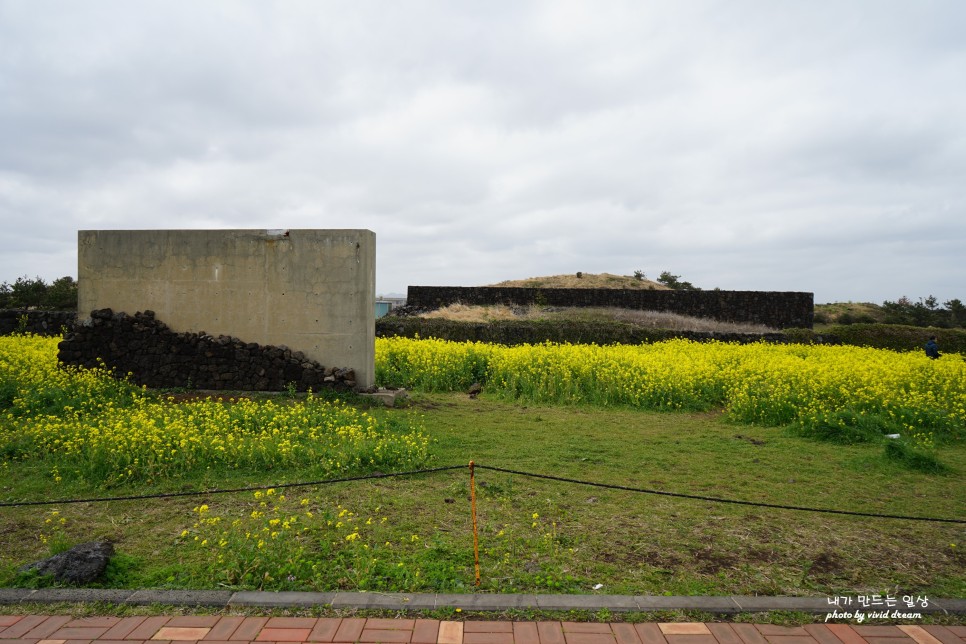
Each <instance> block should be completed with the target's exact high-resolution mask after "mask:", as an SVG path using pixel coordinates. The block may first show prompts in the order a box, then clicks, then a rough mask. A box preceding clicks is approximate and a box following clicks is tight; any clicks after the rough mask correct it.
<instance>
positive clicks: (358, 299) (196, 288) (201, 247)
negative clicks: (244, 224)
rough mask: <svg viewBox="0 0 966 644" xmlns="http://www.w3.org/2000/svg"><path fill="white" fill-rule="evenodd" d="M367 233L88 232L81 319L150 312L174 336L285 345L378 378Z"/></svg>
mask: <svg viewBox="0 0 966 644" xmlns="http://www.w3.org/2000/svg"><path fill="white" fill-rule="evenodd" d="M375 267H376V236H375V233H373V232H372V231H368V230H284V231H282V230H278V231H272V230H269V231H266V230H82V231H79V232H78V304H77V311H78V321H79V322H81V323H83V322H84V321H85V320H88V319H89V318H90V312H91V311H93V310H96V309H105V308H109V309H113V310H114V311H120V312H125V313H128V314H130V315H133V314H134V313H136V312H138V311H145V310H151V311H154V312H155V314H156V315H157V317H158V318H159V319H161V320H164V322H165V323H166V324H168V326H169V327H171V329H173V330H174V331H178V332H194V333H198V332H202V331H204V332H205V333H207V334H210V335H229V336H234V337H237V338H240V339H242V340H244V341H246V342H255V343H258V344H263V345H284V346H287V347H288V348H289V349H291V350H293V351H301V352H302V353H304V354H305V355H306V356H307V357H309V358H311V359H312V360H315V361H317V362H319V363H322V364H335V365H343V366H346V367H349V368H351V369H354V370H355V373H356V379H357V384H358V386H359V387H361V388H366V387H370V386H373V385H374V384H375V343H374V340H375V322H374V321H375V312H374V305H373V303H374V301H375V274H376V270H375Z"/></svg>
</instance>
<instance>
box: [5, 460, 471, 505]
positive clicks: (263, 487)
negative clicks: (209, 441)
mask: <svg viewBox="0 0 966 644" xmlns="http://www.w3.org/2000/svg"><path fill="white" fill-rule="evenodd" d="M464 467H466V466H465V465H447V466H445V467H432V468H429V469H424V470H412V471H409V472H391V473H389V474H382V473H379V474H366V475H365V476H347V477H345V478H340V479H324V480H321V481H306V482H304V483H277V484H275V485H253V486H249V487H236V488H226V489H224V490H219V489H214V490H192V491H190V492H161V493H158V494H138V495H134V496H109V497H97V498H91V499H57V500H54V501H14V502H8V503H0V508H18V507H28V506H33V505H69V504H72V503H105V502H107V501H139V500H142V499H172V498H176V497H183V496H207V495H210V494H235V493H238V492H256V491H258V490H269V489H276V490H278V489H287V488H293V487H312V486H313V485H329V484H330V483H347V482H351V481H365V480H368V479H387V478H393V477H397V476H412V475H414V474H430V473H434V472H445V471H447V470H461V469H463V468H464Z"/></svg>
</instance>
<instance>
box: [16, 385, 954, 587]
mask: <svg viewBox="0 0 966 644" xmlns="http://www.w3.org/2000/svg"><path fill="white" fill-rule="evenodd" d="M360 404H366V403H363V402H360ZM369 411H370V412H371V413H373V414H375V415H377V416H380V417H384V416H396V415H410V414H418V415H421V416H423V422H424V423H425V427H426V429H427V431H428V433H429V434H430V436H431V437H432V438H433V445H432V453H433V460H432V463H431V464H430V466H440V465H465V464H467V463H469V461H471V460H472V461H475V462H476V463H477V464H480V465H485V466H492V467H500V468H507V469H514V470H522V471H527V472H534V473H540V474H546V475H552V476H558V477H563V478H572V479H579V480H586V481H592V482H599V483H604V484H612V485H621V486H629V487H637V488H649V489H656V490H663V491H667V492H675V493H683V494H692V495H708V496H717V497H728V498H734V499H741V500H747V501H758V502H764V503H772V504H788V505H802V506H810V507H820V508H832V509H839V510H850V511H857V512H869V513H884V514H900V515H916V516H929V517H947V518H955V519H963V518H966V495H964V494H963V490H964V489H966V485H964V482H966V476H964V473H966V446H964V445H963V444H962V443H961V442H960V443H957V444H953V445H946V446H943V447H942V448H941V451H942V454H941V456H942V460H943V462H944V463H945V464H947V465H948V466H949V468H950V471H949V472H948V473H946V474H943V475H929V474H923V473H918V472H913V471H910V470H908V469H903V468H901V467H899V466H897V465H895V464H893V463H891V462H890V461H887V460H886V459H885V458H884V456H883V451H882V447H881V445H854V446H842V445H833V444H829V443H823V442H818V441H811V440H807V439H803V438H801V437H797V436H795V435H793V434H791V433H789V432H786V431H785V430H781V429H775V428H764V427H755V426H748V425H735V424H730V423H728V422H726V421H724V420H723V419H722V418H721V417H720V416H719V415H718V414H713V413H712V414H685V413H654V412H642V411H637V410H629V409H598V408H589V407H587V408H584V407H562V406H536V405H526V406H524V405H521V404H514V403H507V402H501V401H496V400H493V399H489V398H487V397H486V396H483V397H481V398H479V399H470V398H469V397H468V396H466V395H464V394H433V395H428V394H416V395H414V396H413V398H412V399H411V401H410V404H409V405H408V406H406V407H404V408H400V409H382V408H372V409H371V410H369ZM2 468H3V469H2V470H0V475H2V481H3V482H2V484H0V500H3V501H10V500H16V499H28V498H29V499H44V498H61V497H90V496H102V495H104V494H105V492H104V491H103V490H98V489H91V488H85V487H82V486H81V484H79V483H72V482H69V481H66V482H63V483H62V484H61V485H60V486H57V487H54V488H52V489H51V487H50V485H49V476H48V473H47V471H46V470H45V469H44V467H43V465H42V464H39V465H30V464H23V463H9V464H7V465H4V466H2ZM300 480H304V479H303V475H302V473H300V472H299V471H294V470H275V471H260V472H244V471H228V472H218V471H209V472H207V473H206V474H204V475H203V476H199V477H198V478H195V479H182V480H177V481H173V480H167V481H158V482H156V483H155V484H154V485H153V486H151V487H150V488H144V487H138V488H133V487H132V488H124V487H121V488H117V489H113V490H111V491H110V493H111V494H118V495H124V494H138V493H143V492H147V491H180V490H191V489H198V488H205V487H235V486H240V485H242V486H243V485H268V484H277V483H289V482H297V481H300ZM476 482H477V497H478V499H477V500H478V513H479V536H480V549H481V561H480V564H481V576H482V583H481V587H480V589H481V590H483V591H491V592H514V591H527V592H532V591H537V592H600V593H603V594H765V595H822V596H824V595H828V594H835V593H838V594H842V593H851V594H857V593H867V592H881V593H886V592H887V593H891V594H893V595H902V594H927V595H930V596H935V597H939V596H946V597H964V596H966V581H964V573H963V571H964V570H966V555H964V554H963V551H964V550H966V526H964V525H963V524H950V523H928V522H912V521H902V520H893V519H875V518H865V517H851V516H837V515H828V514H814V513H807V512H800V511H790V510H776V509H768V508H757V507H748V506H739V505H724V504H717V503H709V502H705V501H697V500H689V499H679V498H670V497H666V496H656V495H650V494H641V493H634V492H628V491H620V490H613V489H604V488H598V487H592V486H587V485H579V484H572V483H562V482H556V481H546V480H540V479H534V478H529V477H523V476H517V475H511V474H506V473H502V472H494V471H489V470H486V469H478V470H477V473H476ZM282 494H284V495H285V496H286V500H285V501H281V500H280V496H281V495H282ZM303 499H304V501H303ZM262 503H266V505H265V506H263V505H261V504H262ZM201 504H206V505H207V506H208V507H207V511H206V512H205V511H202V512H201V513H199V512H197V511H194V512H193V508H196V507H198V506H200V505H201ZM276 507H277V508H279V509H278V511H274V508H276ZM54 511H56V512H58V514H56V515H54V514H52V512H54ZM273 512H274V513H273ZM253 513H255V514H256V515H257V514H258V513H263V514H264V517H260V518H257V519H253V518H252V516H253ZM307 513H311V515H312V516H311V517H309V516H307ZM295 516H297V517H298V520H297V521H292V522H291V525H290V526H289V527H283V526H284V522H286V521H287V519H288V518H290V517H295ZM199 517H200V518H206V517H208V518H212V517H214V518H217V519H218V521H216V522H212V523H205V522H204V521H202V522H200V525H196V524H199V521H198V519H199ZM273 517H275V518H278V519H279V523H277V524H271V525H270V524H269V523H268V522H269V521H270V520H272V518H273ZM61 519H63V520H64V522H63V523H61ZM48 521H49V522H48ZM233 522H237V523H235V524H234V527H232V523H233ZM329 522H331V525H329ZM471 527H472V523H471V515H470V503H469V476H468V469H459V470H455V471H450V472H442V473H435V474H423V475H416V476H408V477H399V478H391V479H390V478H385V479H376V480H371V481H364V482H353V483H339V484H334V485H325V486H318V487H312V488H295V489H286V490H278V492H276V494H275V495H274V496H271V497H265V496H263V497H261V498H259V499H256V498H255V497H254V495H253V494H252V493H236V494H231V495H208V496H203V497H187V498H173V499H159V500H153V501H112V502H110V503H104V504H82V505H61V506H42V507H32V508H0V583H2V585H5V586H10V585H16V584H36V583H41V582H40V581H39V580H36V579H29V578H24V577H23V576H18V575H17V573H16V568H17V567H18V566H20V565H22V564H24V563H27V562H29V561H33V560H35V559H37V558H39V557H42V556H45V555H46V554H48V553H49V551H50V550H51V548H55V549H56V548H60V547H64V546H66V545H70V544H74V543H80V542H83V541H88V540H93V539H104V538H106V539H111V540H113V541H114V542H115V547H116V549H117V551H118V553H120V555H119V556H118V557H116V561H115V564H114V565H113V566H112V569H111V571H110V574H109V578H108V580H107V581H106V582H105V585H107V586H116V587H168V588H224V587H228V588H256V587H262V588H266V589H291V590H335V589H346V590H386V591H421V592H434V591H440V592H470V591H472V590H474V588H475V587H474V573H473V553H472V544H473V539H472V532H471ZM263 531H264V535H265V536H264V542H265V543H264V547H262V548H257V547H256V546H253V545H251V544H252V543H254V541H253V540H246V539H245V538H244V533H245V532H248V533H249V534H252V533H254V532H258V533H259V534H262V532H263ZM273 532H277V533H278V534H277V536H275V537H273V536H272V533H273ZM353 534H355V535H356V536H355V537H353V536H352V535H353ZM41 535H43V537H44V538H45V539H46V541H47V543H44V542H43V540H42V539H41V538H40V537H41ZM195 537H198V539H197V540H196V539H195ZM205 539H207V540H208V543H207V544H206V545H204V546H202V545H201V542H202V541H204V540H205ZM220 541H225V542H226V543H225V544H224V545H222V546H219V542H220ZM245 548H251V552H250V554H248V555H245V557H247V558H245V557H242V559H243V560H242V561H236V560H235V559H233V557H235V558H237V556H238V555H237V553H239V552H247V551H245ZM218 557H222V559H223V561H221V562H219V561H218ZM229 569H231V570H233V571H234V572H226V571H229ZM598 585H601V586H600V587H599V588H598V590H596V591H595V590H593V589H594V588H595V587H597V586H598Z"/></svg>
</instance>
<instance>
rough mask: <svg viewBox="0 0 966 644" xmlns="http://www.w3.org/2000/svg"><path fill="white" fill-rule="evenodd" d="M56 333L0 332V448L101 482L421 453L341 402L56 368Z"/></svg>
mask: <svg viewBox="0 0 966 644" xmlns="http://www.w3.org/2000/svg"><path fill="white" fill-rule="evenodd" d="M59 340H60V339H59V338H43V337H39V336H29V335H28V336H13V337H3V338H0V413H2V414H3V416H2V425H0V454H3V455H4V456H3V458H4V459H10V460H34V459H38V460H39V459H45V460H47V461H48V462H49V463H51V464H52V465H53V469H54V470H57V471H58V475H57V476H60V475H62V474H67V473H71V472H73V473H77V474H79V475H80V476H83V477H85V478H88V479H90V480H93V481H98V482H102V483H107V484H114V483H119V482H126V481H133V480H144V479H155V478H158V477H163V476H174V475H177V474H180V473H187V472H192V471H199V470H204V469H206V468H208V467H216V468H219V467H224V468H245V469H251V470H256V469H257V470H267V469H275V468H280V467H299V468H305V471H306V473H312V474H314V475H319V476H331V475H337V474H345V473H349V472H364V471H369V470H373V469H381V470H383V471H385V470H393V469H408V468H413V467H417V466H419V465H421V464H423V463H424V462H425V461H426V460H427V458H428V445H429V440H428V437H427V436H426V435H425V434H424V432H423V431H422V429H421V428H420V427H410V426H402V425H399V426H397V425H392V426H389V425H387V424H384V423H380V422H378V421H377V419H376V418H374V417H373V416H371V415H368V414H366V413H364V412H361V411H359V410H357V409H355V408H353V407H350V406H348V405H346V404H345V403H343V402H340V401H338V400H336V401H332V402H328V401H325V400H321V399H319V398H317V397H315V396H313V395H311V394H310V395H308V396H307V397H306V398H304V399H298V400H288V399H281V400H278V401H273V400H261V401H256V400H248V399H240V400H236V401H231V402H229V401H223V400H221V399H211V398H208V399H206V400H195V401H192V402H186V403H175V402H174V400H173V398H164V397H161V396H157V395H152V394H151V393H149V392H147V391H146V390H144V389H142V388H138V387H135V386H133V385H131V384H129V383H126V382H124V381H122V380H117V379H115V378H113V377H111V375H110V374H109V373H108V372H107V371H105V370H97V369H95V370H83V369H80V370H79V369H75V368H69V367H61V366H60V365H58V363H57V343H58V342H59Z"/></svg>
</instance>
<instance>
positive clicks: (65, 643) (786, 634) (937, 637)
mask: <svg viewBox="0 0 966 644" xmlns="http://www.w3.org/2000/svg"><path fill="white" fill-rule="evenodd" d="M303 642H305V643H313V644H314V643H316V642H318V643H322V642H330V643H349V642H373V643H376V642H410V643H412V644H488V643H493V644H541V643H542V644H966V626H929V625H927V626H915V625H912V626H907V625H902V626H862V625H851V624H808V625H805V626H796V627H786V626H773V625H769V624H758V625H756V624H732V623H699V622H692V623H653V622H651V623H641V624H629V623H610V624H606V623H587V622H554V621H541V622H511V621H463V622H457V621H440V620H435V619H417V618H405V617H400V618H394V619H385V618H379V619H377V618H357V617H346V618H339V617H334V618H328V617H322V618H315V617H243V616H224V617H223V616H217V615H214V616H211V615H209V616H202V615H197V616H167V617H165V616H153V617H147V616H144V617H84V618H77V619H75V618H72V617H67V616H62V615H2V614H0V644H273V643H277V644H282V643H291V644H301V643H303Z"/></svg>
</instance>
